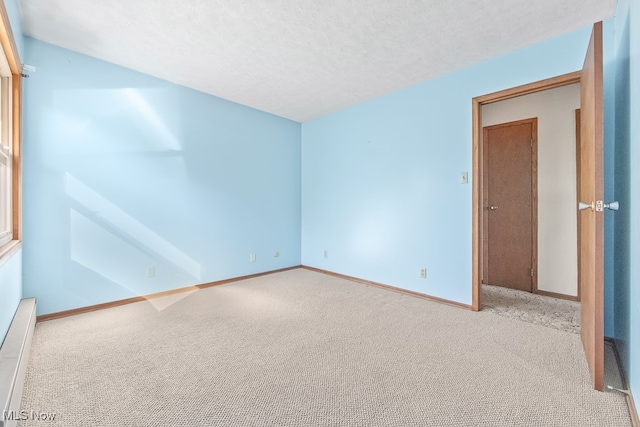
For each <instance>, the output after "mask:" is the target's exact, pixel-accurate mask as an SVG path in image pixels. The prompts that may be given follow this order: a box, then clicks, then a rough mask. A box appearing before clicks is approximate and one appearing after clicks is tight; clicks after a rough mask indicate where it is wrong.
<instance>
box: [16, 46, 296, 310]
mask: <svg viewBox="0 0 640 427" xmlns="http://www.w3.org/2000/svg"><path fill="white" fill-rule="evenodd" d="M25 50H26V57H27V61H28V63H29V64H31V65H34V66H36V67H37V72H36V73H32V75H31V78H30V79H29V80H28V81H26V84H25V89H24V99H25V101H24V104H25V114H24V295H25V297H30V296H37V297H38V313H39V314H45V313H51V312H58V311H62V310H68V309H73V308H76V307H81V306H87V305H92V304H98V303H103V302H107V301H112V300H118V299H123V298H128V297H132V296H137V295H145V294H149V293H153V292H159V291H164V290H169V289H174V288H180V287H185V286H190V285H194V284H200V283H206V282H210V281H215V280H220V279H225V278H230V277H237V276H242V275H248V274H252V273H258V272H264V271H270V270H275V269H279V268H283V267H289V266H295V265H299V264H300V124H299V123H296V122H293V121H290V120H286V119H283V118H280V117H277V116H273V115H270V114H267V113H264V112H261V111H258V110H254V109H251V108H248V107H245V106H241V105H238V104H235V103H232V102H229V101H226V100H222V99H220V98H216V97H213V96H210V95H206V94H203V93H200V92H197V91H193V90H190V89H187V88H184V87H181V86H177V85H174V84H170V83H168V82H166V81H162V80H159V79H155V78H152V77H150V76H147V75H143V74H140V73H137V72H134V71H131V70H128V69H125V68H121V67H118V66H115V65H112V64H109V63H106V62H103V61H100V60H97V59H94V58H90V57H87V56H84V55H81V54H78V53H74V52H71V51H68V50H65V49H61V48H59V47H55V46H53V45H49V44H46V43H43V42H40V41H37V40H34V39H31V38H26V42H25ZM275 251H279V253H280V256H279V257H277V258H276V257H274V256H273V255H274V252H275ZM250 253H255V254H256V255H257V260H256V262H255V263H250V262H249V254H250ZM150 266H155V277H152V278H149V277H147V275H148V274H147V273H148V267H150Z"/></svg>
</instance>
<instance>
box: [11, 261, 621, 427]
mask: <svg viewBox="0 0 640 427" xmlns="http://www.w3.org/2000/svg"><path fill="white" fill-rule="evenodd" d="M22 410H24V411H37V412H54V413H56V419H55V421H47V422H46V424H45V423H43V422H42V421H40V422H36V421H33V420H26V421H21V422H20V423H19V425H20V426H22V427H30V426H42V425H47V426H52V427H53V426H69V427H75V426H82V427H87V426H125V427H126V426H156V425H171V426H189V427H193V426H296V427H298V426H580V427H585V426H605V425H606V426H620V427H622V426H630V425H631V424H630V419H629V414H628V412H627V408H626V404H625V400H624V397H623V396H622V395H619V394H614V393H600V392H596V391H594V390H592V388H591V382H590V377H589V372H588V369H587V366H586V362H585V360H584V357H583V353H582V347H581V343H580V338H579V336H578V335H576V334H573V333H567V332H564V331H560V330H555V329H550V328H546V327H542V326H540V325H535V324H531V323H526V322H521V321H518V320H515V319H510V318H505V317H501V316H497V315H495V314H493V313H490V312H487V311H484V312H479V313H473V312H471V311H466V310H463V309H459V308H455V307H450V306H446V305H442V304H437V303H433V302H430V301H426V300H423V299H419V298H414V297H411V296H407V295H403V294H399V293H395V292H390V291H387V290H384V289H379V288H376V287H370V286H366V285H363V284H359V283H353V282H349V281H345V280H342V279H338V278H335V277H331V276H326V275H322V274H319V273H315V272H311V271H308V270H303V269H296V270H291V271H287V272H282V273H278V274H273V275H268V276H264V277H260V278H255V279H250V280H246V281H241V282H236V283H232V284H227V285H223V286H218V287H214V288H209V289H204V290H199V291H197V292H194V293H192V294H190V295H187V296H184V295H182V296H174V297H167V298H166V299H164V301H157V300H156V301H154V303H153V304H151V303H149V302H142V303H136V304H130V305H127V306H121V307H116V308H112V309H108V310H103V311H97V312H93V313H87V314H82V315H78V316H75V317H70V318H65V319H59V320H54V321H49V322H44V323H40V324H38V325H37V327H36V331H35V335H34V341H33V346H32V355H31V360H30V365H29V369H28V373H27V381H26V384H25V390H24V396H23V404H22Z"/></svg>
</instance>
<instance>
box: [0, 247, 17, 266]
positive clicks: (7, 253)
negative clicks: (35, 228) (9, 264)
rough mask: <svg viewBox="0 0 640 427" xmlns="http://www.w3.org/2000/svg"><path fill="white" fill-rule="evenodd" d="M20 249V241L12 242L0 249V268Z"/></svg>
mask: <svg viewBox="0 0 640 427" xmlns="http://www.w3.org/2000/svg"><path fill="white" fill-rule="evenodd" d="M21 247H22V241H21V240H12V241H10V242H9V243H7V244H5V245H3V246H2V247H0V267H2V265H3V264H4V263H5V262H6V261H8V260H9V259H10V258H11V256H12V255H13V254H14V253H16V252H18V250H19V249H20V248H21Z"/></svg>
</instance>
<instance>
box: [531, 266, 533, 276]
mask: <svg viewBox="0 0 640 427" xmlns="http://www.w3.org/2000/svg"><path fill="white" fill-rule="evenodd" d="M531 277H533V268H532V269H531Z"/></svg>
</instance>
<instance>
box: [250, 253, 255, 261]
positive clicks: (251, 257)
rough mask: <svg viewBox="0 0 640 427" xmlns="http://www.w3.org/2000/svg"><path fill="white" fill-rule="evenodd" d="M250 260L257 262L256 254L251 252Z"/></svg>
mask: <svg viewBox="0 0 640 427" xmlns="http://www.w3.org/2000/svg"><path fill="white" fill-rule="evenodd" d="M249 262H256V254H249Z"/></svg>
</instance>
